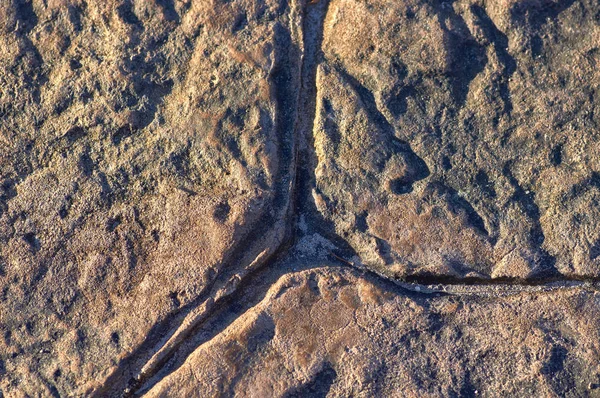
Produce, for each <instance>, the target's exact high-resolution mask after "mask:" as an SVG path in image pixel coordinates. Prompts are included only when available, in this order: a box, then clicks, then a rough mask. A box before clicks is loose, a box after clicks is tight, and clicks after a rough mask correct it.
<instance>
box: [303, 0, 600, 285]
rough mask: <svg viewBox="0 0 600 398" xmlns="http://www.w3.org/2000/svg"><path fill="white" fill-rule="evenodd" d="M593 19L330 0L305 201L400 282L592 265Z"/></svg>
mask: <svg viewBox="0 0 600 398" xmlns="http://www.w3.org/2000/svg"><path fill="white" fill-rule="evenodd" d="M599 13H600V4H599V3H598V2H597V1H580V2H579V1H578V2H573V1H556V2H553V1H546V0H541V1H503V2H481V1H479V2H478V1H456V2H430V1H391V0H390V1H385V0H373V1H352V0H331V1H330V2H329V6H328V12H327V15H326V17H325V23H324V26H325V28H324V33H323V38H324V39H323V52H324V57H323V62H322V63H321V65H320V66H319V69H318V76H317V83H316V85H317V87H318V91H319V93H318V98H317V111H316V115H317V116H316V121H315V129H314V131H315V134H314V146H315V150H316V156H317V158H318V160H317V168H316V171H315V174H316V183H315V193H314V196H315V198H316V204H317V207H318V209H319V211H320V212H321V213H322V214H323V215H324V216H325V218H326V219H328V220H332V221H333V224H334V229H335V232H336V233H337V234H339V235H341V236H343V237H344V238H345V239H347V240H348V242H349V243H350V244H351V246H352V247H353V248H354V250H355V251H356V252H357V253H358V255H359V257H360V259H361V260H362V262H364V263H365V264H366V265H368V266H370V267H373V268H375V269H377V270H379V271H380V272H382V273H385V274H387V275H391V276H395V277H406V276H411V275H434V276H447V277H452V278H462V277H477V278H487V277H493V278H519V279H526V278H531V277H545V276H548V275H555V274H557V273H560V274H563V275H566V276H571V277H573V276H575V277H586V276H593V277H597V276H598V275H600V256H599V253H600V252H599V247H600V229H599V228H597V225H598V222H599V221H600V213H599V209H600V207H599V202H598V200H599V199H600V196H599V195H600V190H599V189H600V179H599V176H598V171H599V168H600V164H599V163H598V159H599V154H600V147H599V145H600V140H599V135H598V134H599V126H600V119H599V117H600V116H599V115H600V113H599V110H598V106H599V105H598V104H599V103H598V92H599V91H598V88H599V86H600V72H599V69H598V63H599V62H600V50H599V49H600V20H599V17H598V16H599V15H600V14H599ZM356 21H360V23H359V24H357V23H356Z"/></svg>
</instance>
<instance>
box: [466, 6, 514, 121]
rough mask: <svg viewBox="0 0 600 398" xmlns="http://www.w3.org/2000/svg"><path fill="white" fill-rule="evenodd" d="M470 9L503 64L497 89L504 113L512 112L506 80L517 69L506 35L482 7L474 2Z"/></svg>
mask: <svg viewBox="0 0 600 398" xmlns="http://www.w3.org/2000/svg"><path fill="white" fill-rule="evenodd" d="M470 10H471V12H472V13H473V15H474V16H475V17H476V19H475V22H476V23H477V24H478V25H479V26H480V27H481V30H482V31H483V34H484V35H485V37H486V39H487V40H489V41H490V42H491V43H492V44H493V46H494V51H495V52H496V56H497V57H498V60H499V61H500V62H501V63H502V64H503V65H504V69H505V70H504V71H502V73H501V78H500V81H499V82H498V90H499V94H500V98H501V99H502V101H503V103H504V110H503V111H504V113H506V114H510V113H511V112H512V109H513V105H512V100H511V97H510V90H509V87H508V81H509V79H510V78H511V76H512V75H513V74H514V73H515V71H516V70H517V62H516V61H515V59H514V58H513V57H512V56H511V55H510V54H509V52H508V50H507V49H508V37H507V36H506V35H505V34H504V33H503V32H501V31H500V30H499V29H498V28H497V27H496V25H495V24H494V22H493V21H492V20H491V19H490V17H489V16H488V15H487V13H486V12H485V9H484V8H483V7H481V6H479V5H475V4H474V5H472V6H471V8H470ZM497 119H498V118H497V117H496V123H498V120H497Z"/></svg>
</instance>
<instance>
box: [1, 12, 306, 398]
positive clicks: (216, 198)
mask: <svg viewBox="0 0 600 398" xmlns="http://www.w3.org/2000/svg"><path fill="white" fill-rule="evenodd" d="M2 4H3V5H2V6H1V8H0V29H1V31H0V87H1V89H0V90H1V91H0V92H1V95H0V114H1V122H0V184H1V185H0V186H1V188H0V330H1V333H0V390H1V391H2V392H4V394H8V395H9V396H12V394H17V392H19V393H21V394H29V396H48V395H52V394H55V393H56V392H59V393H60V394H63V395H65V396H74V395H81V394H86V393H87V392H89V391H90V389H94V388H96V387H98V386H99V385H101V384H102V382H103V380H104V379H105V378H106V377H107V376H108V375H110V374H111V373H113V372H114V371H115V369H117V371H120V370H119V368H118V365H119V364H120V361H121V360H123V359H124V358H125V357H128V356H129V355H131V354H135V355H137V354H136V350H137V349H138V348H139V347H140V344H142V342H146V343H147V342H148V340H149V339H150V340H151V339H153V338H155V337H156V336H154V337H153V335H152V334H151V333H150V332H151V330H155V328H156V325H158V324H159V323H160V321H161V320H164V319H166V317H167V316H168V315H169V314H176V313H177V312H178V311H179V310H180V309H182V308H186V306H190V305H195V304H194V303H195V301H198V300H201V299H203V298H206V297H208V296H210V288H211V287H212V286H213V285H214V286H218V285H219V283H220V282H219V280H220V279H219V278H226V276H227V275H233V274H234V273H236V272H238V271H240V270H242V271H243V270H244V267H246V266H248V265H249V264H250V263H251V261H252V260H254V259H255V257H257V256H258V255H259V254H260V253H261V252H264V251H265V249H269V250H274V249H276V248H277V246H278V245H279V243H280V242H281V240H282V239H283V236H284V234H285V233H286V227H285V223H284V221H285V217H286V214H287V209H288V203H289V193H290V188H291V180H292V175H291V171H290V170H291V164H292V156H293V149H292V148H293V135H292V129H293V125H294V119H295V113H294V109H295V106H294V104H295V103H296V97H297V93H298V91H299V90H298V85H299V67H300V58H299V56H300V50H299V47H298V46H299V41H298V33H297V26H296V25H297V24H298V10H296V8H295V7H296V6H295V5H294V4H292V3H289V4H287V3H286V4H282V3H280V2H279V1H270V0H268V1H259V2H257V1H244V0H240V1H229V2H212V1H194V2H188V1H184V2H179V1H177V2H172V1H96V2H82V1H50V2H47V1H37V0H36V1H33V2H26V1H15V2H4V3H2ZM151 354H152V352H151V351H150V350H147V351H144V352H142V353H139V355H140V357H141V358H143V357H148V356H150V355H151ZM2 392H0V395H2Z"/></svg>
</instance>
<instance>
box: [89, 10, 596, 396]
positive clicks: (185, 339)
mask: <svg viewBox="0 0 600 398" xmlns="http://www.w3.org/2000/svg"><path fill="white" fill-rule="evenodd" d="M303 1H305V0H303ZM328 5H329V3H328V0H317V1H314V0H313V1H310V3H305V4H303V6H302V10H303V15H302V29H301V30H302V33H301V34H302V38H301V42H302V47H303V48H302V56H301V66H300V68H299V70H298V68H294V67H295V66H296V67H297V66H298V65H295V64H294V61H292V60H289V59H286V57H287V56H289V55H290V54H289V53H287V55H283V56H282V58H281V59H279V60H277V59H276V60H275V67H274V70H273V71H272V74H271V76H270V78H271V83H272V85H273V87H274V93H273V96H274V97H275V100H276V103H277V108H278V109H277V113H278V116H277V129H278V131H279V134H281V135H282V137H283V136H284V135H285V134H286V133H285V131H292V139H291V141H288V142H287V144H286V142H285V141H286V138H285V137H283V144H282V145H283V146H284V149H282V151H283V152H284V153H282V154H280V155H282V158H283V159H286V160H289V161H290V164H291V165H292V166H291V167H290V169H289V170H287V171H289V175H288V178H287V179H283V180H282V181H280V182H279V184H280V186H279V187H278V189H277V192H286V194H287V196H286V198H285V199H282V198H279V199H277V201H278V204H277V205H276V207H277V208H278V209H279V211H278V214H277V217H275V218H277V220H279V221H276V224H275V225H268V226H267V227H268V228H267V227H265V226H263V227H262V228H263V230H264V229H265V228H267V229H269V230H270V232H268V233H270V234H271V237H270V239H256V240H255V241H253V243H252V244H250V245H246V246H247V247H248V248H250V249H253V250H249V252H250V253H252V252H254V253H256V250H255V249H256V247H257V245H260V244H264V246H263V248H264V249H263V250H262V251H260V249H259V250H258V252H259V253H260V254H258V256H256V257H255V258H253V259H252V258H249V257H248V256H247V255H242V254H241V252H243V251H245V249H246V248H247V247H246V246H244V247H243V248H242V250H241V251H238V253H240V254H239V255H237V256H234V258H233V260H232V264H238V265H237V266H232V267H231V269H230V271H228V272H225V273H223V274H222V275H220V276H219V277H218V278H217V279H216V280H215V282H214V283H213V284H212V285H211V286H209V287H208V288H207V289H206V290H205V291H204V293H203V294H202V295H201V297H199V298H198V299H197V300H195V301H194V302H193V303H191V304H190V305H189V306H187V307H186V308H185V309H184V310H183V311H181V312H180V313H179V314H176V315H175V316H173V317H171V318H169V319H168V320H167V321H166V322H162V323H161V325H160V327H158V328H157V329H156V330H155V331H154V334H153V335H151V336H149V337H148V339H147V342H146V343H144V344H143V345H142V347H140V348H139V349H138V350H137V353H144V355H138V354H136V353H134V354H132V356H131V357H130V359H129V361H125V362H124V363H123V364H122V365H121V366H120V367H119V369H118V370H117V371H116V372H115V373H113V375H112V376H111V377H109V379H107V381H106V383H105V386H104V387H103V388H101V389H100V390H98V391H97V392H96V395H97V396H133V395H140V394H143V393H144V392H145V391H147V390H148V389H149V388H151V387H152V386H153V385H155V384H156V383H157V382H158V381H160V380H161V379H162V378H163V377H165V376H166V375H167V374H169V373H171V372H172V371H173V370H175V369H176V368H177V367H178V366H180V365H181V364H182V363H183V361H184V360H185V358H187V356H188V355H189V354H190V353H191V352H193V351H194V350H195V349H196V348H197V347H199V346H200V345H202V344H204V343H205V342H207V341H209V340H210V339H211V338H212V337H214V336H216V335H217V334H218V333H220V332H221V331H222V330H224V329H225V328H226V327H227V326H228V325H229V324H231V323H232V322H233V321H234V320H235V319H236V318H237V317H239V316H240V315H241V314H243V313H244V312H245V311H246V310H247V309H248V308H250V307H251V306H252V305H254V304H256V303H257V302H259V301H260V300H261V299H262V297H264V293H265V292H266V291H267V290H268V287H269V286H270V285H272V284H273V283H275V282H276V281H277V279H279V277H280V276H282V275H283V274H285V273H288V272H294V271H297V270H299V269H300V268H301V269H310V268H313V267H314V264H318V266H323V265H324V266H330V267H336V266H352V267H356V268H360V269H362V270H363V271H364V272H366V273H368V274H371V275H372V276H373V277H377V278H381V279H384V280H385V281H386V283H396V285H400V288H404V289H401V290H402V292H406V294H424V295H431V294H434V295H437V294H461V295H462V294H467V295H471V294H476V295H494V296H497V295H502V294H512V293H513V292H521V291H523V290H527V289H529V290H533V291H546V290H549V289H555V288H562V287H573V286H581V284H583V283H585V282H566V281H562V282H559V281H552V283H548V284H539V285H537V286H523V285H508V284H494V285H490V284H485V283H484V284H479V283H478V282H481V281H465V280H461V281H456V280H437V279H414V280H412V281H411V282H414V283H412V284H411V283H404V282H401V281H390V280H389V279H388V278H386V277H385V276H382V275H378V274H374V273H373V272H372V271H369V270H366V269H364V268H362V267H361V266H360V265H359V264H355V263H352V262H350V261H348V260H345V258H350V257H353V256H354V255H355V253H354V251H353V249H352V248H351V247H350V245H349V244H348V243H347V242H346V241H345V240H344V239H342V238H341V237H339V236H337V235H336V234H335V233H334V232H330V231H335V228H329V225H328V223H329V222H328V221H326V220H324V219H322V218H321V216H320V215H319V212H318V211H317V210H316V208H315V207H314V203H312V201H311V200H310V199H311V198H310V197H311V193H310V192H311V189H312V187H313V186H314V184H315V176H314V170H315V166H316V165H315V163H316V158H315V153H314V143H313V141H312V140H313V128H314V123H315V117H316V104H317V95H318V87H317V66H318V65H319V63H320V62H322V60H323V54H322V41H323V34H324V23H325V17H326V14H327V10H328ZM278 29H279V31H278ZM284 30H285V28H282V27H281V26H278V28H276V32H275V34H276V36H278V37H280V38H282V39H281V40H282V42H281V43H279V47H285V46H289V45H292V43H291V39H290V36H289V32H287V31H286V32H283V31H284ZM276 47H277V45H276ZM294 73H296V75H294ZM298 73H299V76H298V75H297V74H298ZM294 79H299V81H300V85H299V87H296V88H297V90H295V91H293V90H290V87H293V86H294V85H293V84H291V85H290V81H291V80H294ZM286 145H287V146H286ZM301 215H303V216H304V217H305V218H306V219H308V223H309V228H308V229H309V232H316V233H319V234H321V235H322V236H324V237H325V238H327V239H328V240H330V241H331V242H332V243H333V245H334V246H335V247H336V249H334V250H332V251H331V256H330V258H329V261H324V262H317V261H315V262H314V263H310V262H304V263H303V264H304V265H300V264H301V263H299V262H297V261H296V262H294V261H293V260H294V258H293V253H292V251H290V250H289V249H290V248H291V247H292V246H293V244H294V243H295V240H296V239H297V238H298V237H299V236H301V235H302V234H303V233H306V231H301V230H300V228H299V223H298V218H299V217H300V216H301ZM328 231H329V232H328ZM263 232H264V231H263ZM280 260H281V261H280ZM286 264H287V265H286ZM311 264H312V265H311ZM299 267H300V268H299ZM228 269H229V268H228ZM438 282H439V283H441V285H438V286H424V285H422V283H424V284H425V285H432V284H437V283H438ZM465 282H467V283H465ZM484 282H489V281H484ZM499 282H502V281H499ZM546 282H547V281H546ZM469 283H470V284H469ZM250 290H252V291H253V290H256V291H253V293H252V295H253V297H254V298H253V299H252V300H251V301H249V302H244V303H240V304H236V298H238V297H242V296H243V295H244V292H248V291H250ZM410 291H412V293H411V292H410ZM246 296H247V294H246ZM232 306H236V308H235V309H232ZM171 325H178V326H177V327H176V328H175V329H174V328H173V327H172V326H171ZM148 352H150V353H153V355H152V356H151V358H150V359H149V360H145V361H144V360H142V359H141V358H147V357H148ZM140 361H142V362H140Z"/></svg>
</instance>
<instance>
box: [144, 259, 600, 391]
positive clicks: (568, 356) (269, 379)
mask: <svg viewBox="0 0 600 398" xmlns="http://www.w3.org/2000/svg"><path fill="white" fill-rule="evenodd" d="M598 303H599V301H598V293H597V292H596V291H586V290H584V289H572V290H563V291H558V292H556V291H555V292H547V293H536V294H531V293H518V294H515V295H511V296H507V297H502V298H492V299H489V298H486V299H482V298H481V297H468V296H465V297H449V296H446V297H437V298H435V297H434V298H432V297H426V296H422V295H414V294H412V295H407V294H406V292H403V291H402V289H399V288H397V287H394V286H393V285H390V284H386V283H381V282H380V281H377V280H373V279H372V278H369V277H362V276H360V275H358V274H357V273H356V272H353V271H350V270H347V269H346V270H343V269H339V268H331V267H328V268H321V269H315V270H310V271H304V272H298V273H291V274H287V275H285V276H283V277H282V278H281V279H280V280H279V281H278V282H277V283H276V284H274V285H273V286H272V288H271V289H270V290H269V291H268V293H267V294H266V296H265V298H264V299H263V300H262V301H261V302H260V303H259V304H257V305H256V306H255V307H253V308H251V309H250V310H248V311H247V312H246V313H244V314H243V315H242V316H240V317H239V318H238V319H236V320H235V322H234V323H232V324H231V325H230V326H229V327H228V328H227V329H225V330H223V331H222V332H221V333H220V334H219V335H218V336H216V337H215V338H213V339H212V340H210V341H208V342H206V343H205V344H203V345H201V346H200V347H199V348H198V349H197V350H196V351H195V352H194V353H192V354H191V355H190V356H189V357H188V359H187V361H186V362H185V363H184V364H183V365H182V366H180V367H179V368H178V369H177V370H175V371H174V372H173V373H171V374H170V375H169V376H167V377H165V378H164V379H163V380H162V381H161V382H160V383H159V384H157V385H156V386H155V387H154V389H153V390H151V391H150V392H149V393H148V394H147V396H149V397H179V396H186V397H205V396H239V397H273V396H277V397H306V396H321V397H324V396H327V397H349V396H358V397H362V396H364V397H372V396H385V397H396V396H398V397H399V396H402V397H440V396H443V397H448V396H483V397H489V396H503V397H506V396H514V397H518V396H588V395H590V394H594V393H595V391H596V389H597V388H598V387H599V385H598V384H597V383H598V380H597V377H598V373H597V371H598V367H597V363H598V349H600V345H599V343H598V337H600V336H599V332H598V330H599V329H598V326H600V317H599V316H598V313H599V309H600V308H598ZM590 386H591V387H590Z"/></svg>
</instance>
